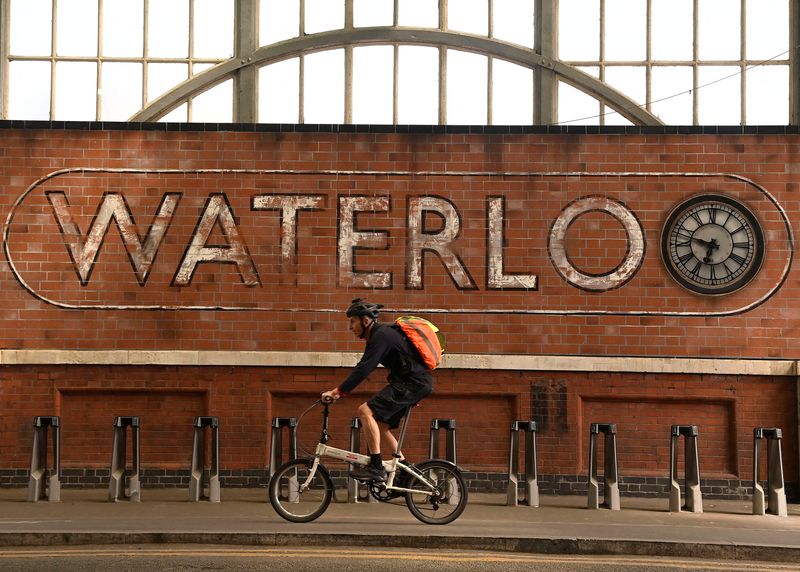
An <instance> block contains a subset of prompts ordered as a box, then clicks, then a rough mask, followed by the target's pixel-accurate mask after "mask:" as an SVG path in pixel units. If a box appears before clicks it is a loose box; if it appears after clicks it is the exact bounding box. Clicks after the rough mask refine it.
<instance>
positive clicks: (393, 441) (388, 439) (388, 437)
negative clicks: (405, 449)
mask: <svg viewBox="0 0 800 572" xmlns="http://www.w3.org/2000/svg"><path fill="white" fill-rule="evenodd" d="M383 440H384V442H385V443H386V447H387V449H391V451H392V453H393V454H394V453H395V452H397V453H399V454H400V460H402V459H403V453H401V452H399V451H397V438H396V437H395V436H394V435H393V434H392V431H391V430H390V429H389V427H388V426H387V427H384V428H383Z"/></svg>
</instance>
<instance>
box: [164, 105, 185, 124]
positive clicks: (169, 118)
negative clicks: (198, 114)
mask: <svg viewBox="0 0 800 572" xmlns="http://www.w3.org/2000/svg"><path fill="white" fill-rule="evenodd" d="M188 109H189V104H187V103H184V104H183V105H181V106H179V107H176V108H175V109H173V110H172V111H170V112H169V113H167V114H166V115H165V116H164V117H162V118H161V119H159V120H158V121H159V123H186V122H187V121H188V119H187V117H188V116H189V112H188Z"/></svg>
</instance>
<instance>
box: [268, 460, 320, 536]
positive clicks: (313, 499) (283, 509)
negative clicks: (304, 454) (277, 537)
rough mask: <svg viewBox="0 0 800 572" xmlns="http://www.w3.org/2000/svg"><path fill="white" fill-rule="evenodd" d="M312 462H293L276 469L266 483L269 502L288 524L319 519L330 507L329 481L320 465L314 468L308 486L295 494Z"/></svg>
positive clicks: (306, 475) (304, 479) (305, 477)
mask: <svg viewBox="0 0 800 572" xmlns="http://www.w3.org/2000/svg"><path fill="white" fill-rule="evenodd" d="M313 464H314V462H313V460H311V459H294V460H292V461H288V462H286V463H284V464H283V465H281V466H280V467H278V470H277V471H275V473H274V474H273V475H272V478H271V479H270V480H269V502H270V504H271V505H272V508H274V509H275V512H277V513H278V514H279V515H280V516H282V517H283V518H285V519H286V520H288V521H289V522H311V521H312V520H315V519H317V518H319V517H320V516H321V515H322V514H323V513H324V512H325V511H326V510H327V509H328V505H330V503H331V498H332V496H333V481H331V476H330V473H329V472H328V469H326V468H325V467H324V466H323V465H321V464H319V465H317V470H316V472H315V473H314V478H313V479H312V480H311V483H310V486H309V487H308V488H307V489H306V490H305V491H303V492H302V493H301V492H299V490H298V489H299V485H300V483H304V482H305V481H306V479H307V478H308V474H309V472H310V470H311V467H312V466H313Z"/></svg>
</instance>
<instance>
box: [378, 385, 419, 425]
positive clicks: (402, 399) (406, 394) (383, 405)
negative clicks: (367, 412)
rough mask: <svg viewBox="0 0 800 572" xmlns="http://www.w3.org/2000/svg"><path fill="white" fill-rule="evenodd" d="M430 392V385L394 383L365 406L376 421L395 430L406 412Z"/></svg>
mask: <svg viewBox="0 0 800 572" xmlns="http://www.w3.org/2000/svg"><path fill="white" fill-rule="evenodd" d="M431 391H433V386H432V385H431V384H430V383H419V382H413V381H412V382H408V381H399V382H398V381H395V382H393V383H390V384H389V385H387V386H386V387H384V388H383V389H381V390H380V391H379V392H378V393H376V394H375V395H373V396H372V397H371V398H370V399H369V401H367V405H368V406H369V408H370V409H371V410H372V415H373V417H375V420H376V421H380V422H381V423H386V424H387V425H389V429H395V428H397V427H399V426H400V420H401V419H402V418H403V416H404V415H405V413H406V410H407V409H408V408H409V407H410V406H413V405H416V404H417V403H419V401H421V400H422V398H423V397H425V396H427V395H430V393H431Z"/></svg>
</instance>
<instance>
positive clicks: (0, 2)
mask: <svg viewBox="0 0 800 572" xmlns="http://www.w3.org/2000/svg"><path fill="white" fill-rule="evenodd" d="M9 1H10V0H0V119H7V118H8V49H9V41H8V35H9V34H8V32H9V28H8V20H9V17H8V10H9Z"/></svg>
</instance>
